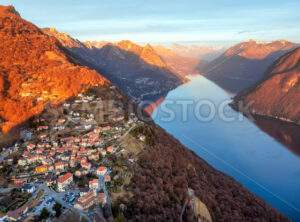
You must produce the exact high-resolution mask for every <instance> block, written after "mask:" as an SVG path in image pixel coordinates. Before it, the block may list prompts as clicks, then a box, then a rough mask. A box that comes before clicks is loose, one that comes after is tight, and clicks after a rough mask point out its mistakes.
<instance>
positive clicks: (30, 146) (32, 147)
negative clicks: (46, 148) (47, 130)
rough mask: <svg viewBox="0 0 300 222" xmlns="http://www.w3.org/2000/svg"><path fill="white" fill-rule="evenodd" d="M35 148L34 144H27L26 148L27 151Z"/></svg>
mask: <svg viewBox="0 0 300 222" xmlns="http://www.w3.org/2000/svg"><path fill="white" fill-rule="evenodd" d="M34 148H35V145H34V144H29V145H28V146H27V150H32V149H34Z"/></svg>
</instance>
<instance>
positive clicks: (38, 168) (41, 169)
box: [35, 165, 48, 173]
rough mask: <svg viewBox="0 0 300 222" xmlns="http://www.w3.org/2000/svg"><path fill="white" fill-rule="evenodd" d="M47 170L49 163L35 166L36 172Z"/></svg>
mask: <svg viewBox="0 0 300 222" xmlns="http://www.w3.org/2000/svg"><path fill="white" fill-rule="evenodd" d="M46 171H48V165H41V166H37V167H36V168H35V172H36V173H45V172H46Z"/></svg>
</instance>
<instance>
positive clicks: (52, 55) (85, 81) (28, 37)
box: [0, 6, 107, 132]
mask: <svg viewBox="0 0 300 222" xmlns="http://www.w3.org/2000/svg"><path fill="white" fill-rule="evenodd" d="M0 51H1V53H0V117H1V118H0V119H2V120H1V129H2V131H4V132H7V131H9V130H10V129H11V128H12V127H14V126H16V125H17V124H19V123H21V122H23V121H24V120H26V119H28V118H30V117H31V116H33V115H37V114H39V113H41V112H42V111H43V109H44V107H45V105H46V104H49V103H53V104H58V103H60V102H62V101H63V100H65V99H67V98H69V97H72V96H74V95H77V94H78V92H80V91H81V90H83V89H85V88H87V87H89V86H96V85H103V84H105V82H107V80H106V79H105V78H103V77H101V76H100V75H99V74H98V73H97V72H95V71H91V70H89V69H88V68H86V67H83V66H82V65H80V63H78V61H77V60H76V59H75V58H74V57H73V56H72V54H71V53H70V52H69V51H68V50H67V49H66V48H64V47H63V46H62V45H61V44H60V43H59V42H58V41H57V40H56V39H55V38H53V37H49V36H48V35H46V34H44V33H43V32H42V31H41V30H40V29H39V28H37V27H36V26H35V25H33V24H31V23H30V22H27V21H25V20H24V19H22V18H21V17H20V16H19V13H18V12H16V10H15V9H14V8H13V7H12V6H1V7H0Z"/></svg>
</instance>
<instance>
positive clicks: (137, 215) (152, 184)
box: [0, 6, 299, 221]
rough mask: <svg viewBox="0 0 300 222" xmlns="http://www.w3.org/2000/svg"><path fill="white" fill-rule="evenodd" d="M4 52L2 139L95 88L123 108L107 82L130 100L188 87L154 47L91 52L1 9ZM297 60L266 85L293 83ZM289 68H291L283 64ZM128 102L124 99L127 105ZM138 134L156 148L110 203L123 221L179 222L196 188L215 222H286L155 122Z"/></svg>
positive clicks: (147, 149) (0, 64) (113, 46)
mask: <svg viewBox="0 0 300 222" xmlns="http://www.w3.org/2000/svg"><path fill="white" fill-rule="evenodd" d="M53 32H55V34H52V33H53ZM45 33H47V34H45ZM0 50H1V54H0V116H1V121H2V122H1V128H2V131H4V132H7V131H9V130H10V129H11V128H12V127H13V126H15V125H17V124H20V123H22V122H23V121H25V120H27V119H29V118H30V117H32V116H35V115H37V116H38V115H39V114H41V112H43V110H44V109H45V107H46V105H47V104H50V105H53V106H56V105H59V104H60V103H61V102H63V101H64V100H67V99H69V98H71V97H76V96H77V95H78V94H79V93H80V92H82V91H87V90H88V89H90V88H94V87H97V88H98V89H99V90H101V89H102V90H104V91H105V93H104V95H103V96H104V97H107V96H108V93H106V92H107V91H106V90H108V89H109V90H110V91H109V92H110V96H112V97H115V98H116V97H122V98H123V99H124V100H126V98H127V97H125V96H124V95H123V94H121V93H120V92H119V91H118V90H116V89H115V88H114V87H112V84H111V83H110V82H109V80H107V79H106V78H104V77H103V76H105V77H107V78H108V79H109V78H110V79H111V80H112V82H113V81H116V83H117V86H118V87H119V88H120V89H123V90H124V91H125V89H128V88H127V87H135V86H136V87H135V88H133V89H132V91H129V92H128V91H126V92H127V93H128V95H130V96H131V97H132V98H133V99H138V98H142V99H145V98H148V97H151V95H153V96H154V95H159V94H164V93H165V92H166V91H167V90H170V89H171V88H172V87H176V85H178V84H181V83H182V82H184V81H185V80H184V79H183V77H181V76H180V75H178V74H176V73H174V72H173V71H172V69H170V68H169V67H168V65H167V64H166V63H165V62H164V61H163V60H162V59H161V58H160V56H158V55H157V54H156V53H155V51H154V49H153V48H152V47H151V46H150V45H146V46H145V47H142V46H139V45H136V44H134V43H132V42H129V41H121V42H118V43H109V44H105V45H104V46H101V48H99V49H98V48H96V47H95V46H93V47H88V46H86V45H85V44H84V43H81V42H80V41H78V40H75V39H72V38H70V37H69V36H68V35H66V34H63V33H58V32H57V31H55V30H54V29H46V30H45V29H44V30H43V31H42V30H41V29H39V28H38V27H36V26H35V25H33V24H32V23H30V22H27V21H25V20H24V19H22V18H21V17H20V15H19V13H18V12H17V11H16V10H15V9H14V8H13V7H12V6H0ZM88 50H89V51H88ZM93 53H94V56H91V55H93ZM294 53H295V51H294V52H293V53H291V54H289V55H288V56H287V57H286V58H285V57H282V60H280V61H279V64H278V66H277V65H276V64H275V65H274V66H273V69H271V70H270V74H269V75H267V76H266V77H268V79H271V78H273V77H274V76H276V75H280V74H283V75H284V76H288V77H289V76H290V75H292V74H288V73H289V72H292V71H293V70H294V69H296V70H298V65H299V64H298V63H299V62H298V60H297V58H298V57H297V56H294V55H293V54H294ZM296 54H298V52H297V51H296ZM288 60H292V61H293V63H290V62H289V63H285V61H288ZM98 63H99V64H100V65H98ZM85 64H87V65H88V66H89V67H90V68H94V69H96V70H97V71H99V70H102V69H103V73H102V72H100V73H97V72H96V71H95V70H91V69H90V68H88V67H86V66H84V65H85ZM123 69H124V70H123ZM135 69H137V70H135ZM292 77H293V76H292ZM293 78H294V77H293ZM293 78H292V79H293ZM284 80H285V78H283V80H282V81H284ZM288 83H290V84H287V88H284V90H285V91H286V90H287V92H288V91H290V90H291V88H293V87H296V85H297V84H296V83H297V81H296V82H295V84H294V82H293V81H288ZM291 85H292V87H290V86H291ZM280 86H281V85H280ZM160 87H163V89H160ZM289 87H290V88H289ZM139 90H140V91H139ZM143 90H145V91H143ZM152 92H155V93H154V94H153V93H152ZM133 93H135V94H133ZM138 93H140V94H138ZM135 95H136V97H135ZM141 95H142V96H141ZM112 99H114V98H112ZM129 102H130V101H129V100H128V99H127V100H126V102H124V104H123V105H124V106H126V104H127V103H129ZM110 111H111V110H110ZM135 130H137V129H136V128H135ZM138 130H141V131H142V133H143V134H145V135H146V136H147V138H151V141H152V142H151V143H150V144H146V143H145V144H143V149H142V150H140V151H138V152H137V153H132V155H133V157H134V158H135V159H134V164H132V165H128V166H129V167H127V166H126V170H127V171H128V172H129V174H130V175H131V176H132V177H131V178H130V181H128V182H127V181H126V186H125V189H124V190H123V192H124V193H118V195H120V198H119V199H118V200H117V201H116V202H114V203H112V204H113V205H114V207H115V208H114V210H115V209H117V210H116V211H119V212H121V211H122V216H123V218H125V219H126V220H128V221H177V220H178V218H179V217H180V214H181V212H182V209H183V206H184V205H185V202H187V200H188V198H187V197H188V188H190V187H191V188H192V189H193V190H194V191H195V196H197V197H199V198H200V199H201V200H202V201H203V202H204V203H205V205H206V206H207V208H208V211H209V213H210V214H211V215H212V217H213V219H214V220H215V221H289V219H288V218H287V217H285V216H284V215H282V214H281V213H280V212H279V211H277V210H276V209H274V208H273V207H271V206H270V205H269V204H268V203H266V202H265V201H264V200H263V199H261V198H260V197H258V196H256V195H255V194H253V193H251V192H250V191H249V190H247V189H246V188H245V187H244V186H242V185H241V184H239V183H238V182H236V181H235V180H234V179H233V178H231V177H229V176H227V175H225V174H223V173H221V172H219V171H218V170H216V169H214V168H212V167H211V166H210V165H209V164H208V163H206V162H205V161H204V160H202V159H201V158H200V157H198V156H197V155H195V154H194V153H193V152H191V151H190V150H188V149H187V148H186V147H184V146H183V145H182V144H180V142H179V141H178V140H176V139H175V138H173V137H172V136H171V135H169V134H168V133H166V132H165V131H164V130H163V129H161V128H160V127H159V126H157V125H155V124H154V123H153V122H152V121H149V122H146V121H145V122H143V123H141V127H140V128H138ZM138 132H139V131H138ZM132 137H133V136H132ZM131 141H133V142H132V145H133V146H134V145H136V144H140V143H141V141H140V139H137V138H131ZM130 143H131V142H130ZM53 148H54V147H53ZM54 149H55V148H54ZM43 150H44V149H43ZM45 150H46V149H45ZM132 150H134V148H133V149H132ZM130 152H131V151H130ZM59 155H60V156H61V154H59ZM108 155H109V161H111V162H116V165H118V164H117V163H118V162H119V161H116V160H118V159H117V158H119V157H117V155H115V156H114V155H110V154H108ZM114 157H115V158H116V159H115V160H114ZM120 158H122V160H121V161H120V165H121V167H123V160H124V162H125V161H126V162H128V159H126V158H125V156H124V155H123V154H122V155H120ZM123 158H124V159H123ZM121 167H120V169H123V168H121ZM127 171H126V172H127ZM118 175H119V174H118ZM112 179H114V178H113V177H112ZM123 182H124V181H123ZM123 182H122V183H123ZM124 183H125V182H124ZM122 194H123V195H122ZM193 195H194V194H193ZM29 199H31V198H29ZM26 201H27V200H26ZM69 206H71V205H70V204H69V205H68V207H69ZM30 210H31V209H30ZM119 212H118V214H119ZM192 213H193V212H191V215H190V216H191V217H190V218H191V219H188V217H187V219H186V221H193V215H192ZM116 219H117V218H116ZM38 220H39V219H38Z"/></svg>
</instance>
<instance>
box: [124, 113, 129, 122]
mask: <svg viewBox="0 0 300 222" xmlns="http://www.w3.org/2000/svg"><path fill="white" fill-rule="evenodd" d="M128 119H129V117H128V112H125V113H124V120H125V121H128Z"/></svg>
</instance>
